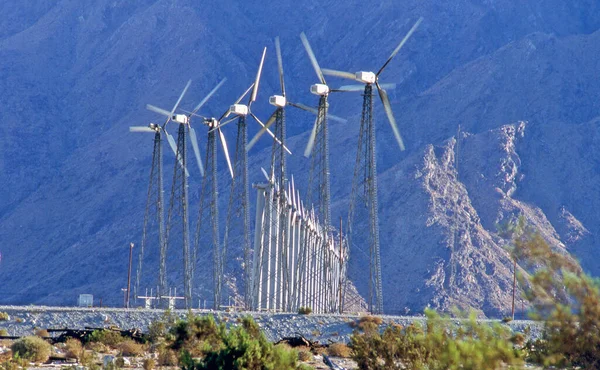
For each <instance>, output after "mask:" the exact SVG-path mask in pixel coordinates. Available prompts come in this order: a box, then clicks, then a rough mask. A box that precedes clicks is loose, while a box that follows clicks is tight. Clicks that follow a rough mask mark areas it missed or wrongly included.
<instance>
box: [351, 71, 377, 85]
mask: <svg viewBox="0 0 600 370" xmlns="http://www.w3.org/2000/svg"><path fill="white" fill-rule="evenodd" d="M354 75H355V78H356V81H360V82H363V83H366V84H374V83H375V81H376V80H377V76H376V75H375V73H373V72H364V71H360V72H356V73H355V74H354Z"/></svg>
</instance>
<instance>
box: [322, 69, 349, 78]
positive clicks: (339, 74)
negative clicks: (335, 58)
mask: <svg viewBox="0 0 600 370" xmlns="http://www.w3.org/2000/svg"><path fill="white" fill-rule="evenodd" d="M323 74H326V75H328V76H336V77H342V78H347V79H349V80H356V75H355V74H354V73H350V72H344V71H337V70H335V69H328V68H323Z"/></svg>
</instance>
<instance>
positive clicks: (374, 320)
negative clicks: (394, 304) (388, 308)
mask: <svg viewBox="0 0 600 370" xmlns="http://www.w3.org/2000/svg"><path fill="white" fill-rule="evenodd" d="M381 324H383V319H382V318H381V317H379V316H370V315H369V316H362V317H361V318H360V319H358V323H357V324H356V326H357V327H358V328H359V329H360V330H363V331H364V330H365V329H367V328H369V327H371V326H373V325H374V326H379V325H381Z"/></svg>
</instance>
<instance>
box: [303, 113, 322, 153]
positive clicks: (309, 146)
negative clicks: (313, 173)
mask: <svg viewBox="0 0 600 370" xmlns="http://www.w3.org/2000/svg"><path fill="white" fill-rule="evenodd" d="M318 123H319V116H317V118H316V119H315V124H314V126H313V128H312V131H311V133H310V138H309V139H308V144H307V145H306V149H305V150H304V156H305V157H307V158H308V157H309V156H310V153H311V152H312V149H313V146H315V139H316V138H317V125H318Z"/></svg>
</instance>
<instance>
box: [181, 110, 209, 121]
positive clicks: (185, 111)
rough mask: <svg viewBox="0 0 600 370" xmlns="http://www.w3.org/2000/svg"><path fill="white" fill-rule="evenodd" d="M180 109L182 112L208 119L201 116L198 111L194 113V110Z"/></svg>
mask: <svg viewBox="0 0 600 370" xmlns="http://www.w3.org/2000/svg"><path fill="white" fill-rule="evenodd" d="M180 111H182V112H183V113H187V114H189V115H190V116H194V117H200V118H202V119H208V117H205V116H201V115H199V114H198V113H194V112H191V111H189V110H185V109H180Z"/></svg>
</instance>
